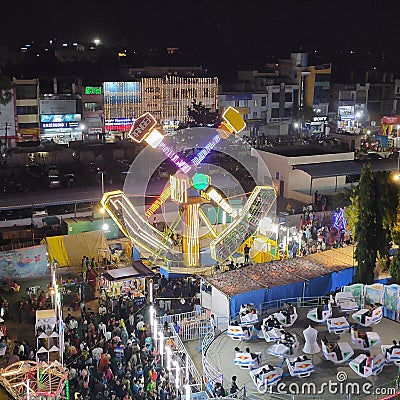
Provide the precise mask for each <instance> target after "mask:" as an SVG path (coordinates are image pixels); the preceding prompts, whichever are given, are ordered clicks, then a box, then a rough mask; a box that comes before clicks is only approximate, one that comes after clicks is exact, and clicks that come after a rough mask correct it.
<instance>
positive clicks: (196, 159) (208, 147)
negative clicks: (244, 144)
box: [190, 135, 221, 165]
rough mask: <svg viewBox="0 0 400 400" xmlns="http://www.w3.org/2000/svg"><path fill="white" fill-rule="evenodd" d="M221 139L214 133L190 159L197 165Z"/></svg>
mask: <svg viewBox="0 0 400 400" xmlns="http://www.w3.org/2000/svg"><path fill="white" fill-rule="evenodd" d="M220 141H221V138H220V136H219V135H215V136H214V137H213V138H212V139H211V141H210V142H209V143H207V144H206V145H205V146H204V148H203V149H201V150H200V152H199V153H198V154H197V155H196V156H195V157H193V158H192V159H191V160H190V161H191V162H192V164H194V165H199V164H200V163H201V162H202V161H203V160H204V159H205V158H206V156H207V154H209V153H210V151H211V150H212V149H213V148H214V147H215V146H216V145H217V144H218V143H219V142H220Z"/></svg>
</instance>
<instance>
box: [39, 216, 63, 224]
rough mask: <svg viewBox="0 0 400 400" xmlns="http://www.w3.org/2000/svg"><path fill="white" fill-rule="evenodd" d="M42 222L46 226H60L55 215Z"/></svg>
mask: <svg viewBox="0 0 400 400" xmlns="http://www.w3.org/2000/svg"><path fill="white" fill-rule="evenodd" d="M42 222H43V223H45V224H46V225H60V218H58V217H56V216H55V215H49V216H47V217H44V218H42Z"/></svg>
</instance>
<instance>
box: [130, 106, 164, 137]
mask: <svg viewBox="0 0 400 400" xmlns="http://www.w3.org/2000/svg"><path fill="white" fill-rule="evenodd" d="M156 125H157V121H156V119H155V118H154V117H153V116H152V115H151V114H150V113H149V112H147V113H145V114H143V115H141V116H140V117H139V118H138V119H137V120H136V121H135V122H134V123H133V125H132V126H131V129H130V130H129V132H128V136H129V137H130V138H131V139H132V140H134V141H135V142H138V143H140V142H141V141H142V140H143V139H144V138H145V137H146V136H147V135H148V134H149V133H150V132H151V130H152V129H153V128H154V127H155V126H156Z"/></svg>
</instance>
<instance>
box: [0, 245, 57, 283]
mask: <svg viewBox="0 0 400 400" xmlns="http://www.w3.org/2000/svg"><path fill="white" fill-rule="evenodd" d="M48 272H49V271H48V268H47V256H46V246H43V245H40V246H33V247H26V248H24V249H17V250H10V251H3V252H0V278H4V277H8V278H12V279H13V278H29V277H33V276H38V275H44V274H46V273H48Z"/></svg>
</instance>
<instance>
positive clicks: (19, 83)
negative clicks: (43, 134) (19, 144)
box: [13, 78, 40, 141]
mask: <svg viewBox="0 0 400 400" xmlns="http://www.w3.org/2000/svg"><path fill="white" fill-rule="evenodd" d="M13 88H14V101H15V121H16V131H17V135H18V140H19V141H29V140H39V137H40V125H39V79H16V78H14V79H13Z"/></svg>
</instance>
